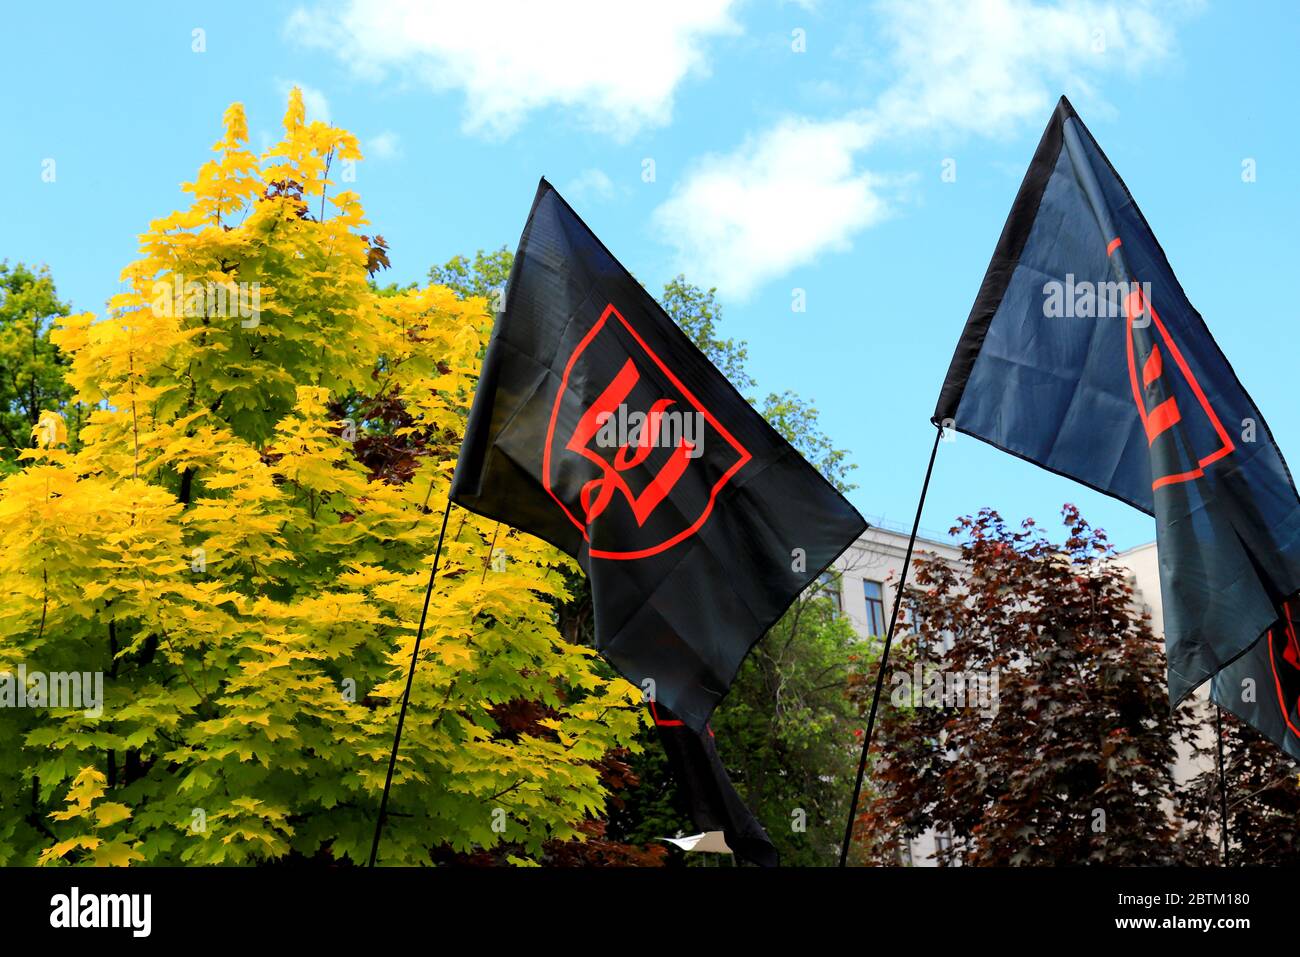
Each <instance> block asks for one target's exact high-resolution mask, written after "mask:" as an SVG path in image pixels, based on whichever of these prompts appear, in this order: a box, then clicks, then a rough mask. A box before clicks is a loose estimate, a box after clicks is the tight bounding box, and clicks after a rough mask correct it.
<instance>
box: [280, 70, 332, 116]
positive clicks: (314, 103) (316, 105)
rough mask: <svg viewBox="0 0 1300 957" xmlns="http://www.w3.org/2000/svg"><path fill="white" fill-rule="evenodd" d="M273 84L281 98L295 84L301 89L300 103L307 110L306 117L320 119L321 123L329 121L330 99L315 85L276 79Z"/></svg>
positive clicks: (286, 94)
mask: <svg viewBox="0 0 1300 957" xmlns="http://www.w3.org/2000/svg"><path fill="white" fill-rule="evenodd" d="M275 85H276V89H277V90H279V93H280V96H281V98H287V97H288V96H289V91H290V90H292V89H293V88H294V87H295V86H296V87H297V88H298V89H300V90H302V105H303V108H304V109H305V110H306V111H307V119H308V120H320V121H321V122H322V123H328V122H330V101H329V100H328V99H327V98H326V97H325V94H324V93H322V92H321V91H320V90H318V89H316V87H314V86H308V85H307V84H306V83H299V82H298V81H297V80H278V81H276V84H275Z"/></svg>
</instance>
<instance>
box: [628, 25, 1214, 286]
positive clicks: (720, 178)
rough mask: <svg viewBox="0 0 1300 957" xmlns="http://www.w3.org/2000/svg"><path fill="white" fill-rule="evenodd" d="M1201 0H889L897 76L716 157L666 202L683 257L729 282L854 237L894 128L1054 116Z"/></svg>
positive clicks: (994, 124) (883, 207)
mask: <svg viewBox="0 0 1300 957" xmlns="http://www.w3.org/2000/svg"><path fill="white" fill-rule="evenodd" d="M1194 5H1195V3H1194V2H1193V0H1185V2H1178V0H1173V2H1172V3H1165V4H1160V5H1157V4H1156V3H1155V2H1153V0H1127V2H1124V0H1115V2H1103V0H1060V2H1057V3H1045V2H1036V0H881V2H879V3H877V5H876V7H875V14H876V21H877V25H878V31H877V35H878V36H880V37H882V38H883V39H884V41H885V42H886V44H887V45H888V49H889V52H888V53H887V54H886V56H885V60H884V63H885V65H887V67H888V70H887V74H886V75H888V76H889V77H891V80H890V81H889V84H888V85H887V87H886V88H885V89H884V90H883V91H882V92H881V93H880V95H879V96H878V97H877V98H876V100H875V101H874V103H872V104H871V105H870V106H868V107H866V108H862V109H858V110H855V111H853V112H851V113H849V114H846V115H844V116H842V117H840V118H838V119H833V120H826V121H809V120H798V119H785V120H782V121H780V122H779V123H778V124H776V125H775V126H773V127H771V128H769V129H768V130H767V131H766V132H763V133H761V134H759V135H757V136H750V137H748V138H747V139H746V141H745V142H744V143H743V144H741V146H740V147H739V148H737V149H736V150H735V151H734V152H731V153H728V154H726V155H721V156H708V157H705V158H704V159H703V160H701V161H700V162H698V163H697V164H695V165H694V166H693V167H692V168H690V169H689V170H688V172H687V175H686V177H685V178H684V179H683V181H682V182H680V183H679V184H677V186H676V187H675V188H674V189H673V191H672V193H671V195H670V196H669V198H668V199H667V200H666V201H665V202H664V203H663V204H662V205H660V206H659V208H658V209H656V210H655V213H654V221H655V224H656V226H657V227H658V230H659V232H660V234H661V236H662V237H663V238H664V240H665V241H666V242H668V243H669V244H670V245H672V246H674V247H675V249H676V258H677V265H678V266H679V268H683V269H688V270H689V271H690V273H691V275H692V276H693V277H697V281H700V282H704V283H707V284H710V285H712V284H717V285H718V286H719V288H720V289H721V290H722V291H723V294H724V295H728V296H739V297H744V296H746V295H748V294H749V293H751V292H752V291H753V290H754V289H755V288H757V286H759V285H760V284H762V283H763V282H766V281H768V280H770V279H773V278H775V277H777V276H780V275H783V274H785V273H787V272H789V271H790V270H792V269H795V268H797V267H799V266H802V265H805V264H807V263H809V262H812V261H813V260H814V259H815V258H816V257H817V256H818V255H820V254H822V253H823V252H827V251H837V250H844V249H847V248H849V246H850V245H851V241H852V238H853V236H854V235H856V234H857V233H859V232H861V231H862V230H864V229H866V228H868V227H870V226H872V225H873V224H875V223H877V222H879V221H880V220H881V219H882V218H884V217H885V216H886V215H888V213H889V202H888V197H887V195H886V192H885V190H884V189H883V184H884V178H883V177H880V176H876V175H874V174H872V173H870V172H867V171H866V170H865V169H863V168H862V165H861V155H860V154H862V153H863V152H864V151H865V150H866V149H867V148H868V147H871V146H874V145H876V144H879V143H882V142H885V141H887V140H891V139H896V140H908V141H917V140H922V141H924V140H925V139H926V138H928V137H936V136H944V137H948V136H954V135H969V134H978V135H991V136H1002V135H1006V134H1010V133H1015V132H1017V131H1019V130H1020V129H1021V128H1023V127H1024V126H1025V124H1026V123H1031V124H1040V123H1043V122H1045V121H1046V119H1047V116H1048V114H1049V112H1050V110H1051V107H1052V104H1053V103H1054V102H1055V101H1056V98H1057V97H1058V96H1059V95H1060V93H1061V91H1062V90H1064V89H1069V90H1070V91H1071V92H1072V93H1075V94H1080V93H1082V94H1086V95H1089V96H1091V94H1092V85H1091V84H1092V83H1093V81H1094V78H1095V77H1096V76H1099V75H1101V74H1102V73H1105V72H1112V71H1122V72H1136V71H1137V70H1140V69H1141V68H1143V67H1144V66H1146V65H1148V64H1149V63H1151V62H1152V61H1155V60H1158V59H1160V58H1162V57H1164V56H1166V55H1167V54H1168V52H1169V49H1170V46H1171V43H1172V40H1171V33H1172V28H1171V26H1170V25H1169V23H1168V22H1167V20H1169V19H1170V18H1169V17H1167V16H1165V14H1166V13H1169V12H1179V11H1182V10H1184V9H1186V8H1188V7H1190V6H1194Z"/></svg>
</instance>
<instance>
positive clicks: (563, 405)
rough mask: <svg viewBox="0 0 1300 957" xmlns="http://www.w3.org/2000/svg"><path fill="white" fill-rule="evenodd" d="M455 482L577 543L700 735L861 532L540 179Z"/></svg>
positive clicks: (608, 646) (598, 586) (604, 605)
mask: <svg viewBox="0 0 1300 957" xmlns="http://www.w3.org/2000/svg"><path fill="white" fill-rule="evenodd" d="M451 494H452V500H453V501H454V502H456V503H457V504H459V505H462V506H464V507H465V508H468V509H471V510H473V511H475V512H478V513H480V514H482V515H486V516H489V517H491V518H496V519H499V520H500V521H502V522H504V523H506V524H508V525H511V526H513V527H515V528H518V529H521V530H523V531H525V532H528V533H530V534H532V535H536V536H537V537H539V538H542V539H545V540H546V541H548V542H550V543H551V544H553V545H555V546H556V547H558V548H560V549H562V550H563V551H565V552H567V553H568V554H570V555H572V556H573V557H574V558H575V559H576V560H577V562H578V564H579V565H580V566H581V567H582V569H583V570H584V571H585V572H586V574H587V576H588V579H589V580H590V584H591V595H592V603H593V606H594V626H595V642H596V647H597V649H598V650H599V651H600V653H601V654H602V655H604V657H605V658H606V659H607V660H608V661H610V662H611V663H612V664H613V665H614V667H616V668H617V669H618V670H619V671H620V672H621V673H622V674H623V676H624V677H626V678H627V679H628V680H629V681H632V682H633V683H634V684H638V685H640V686H641V687H642V688H643V689H645V690H646V691H647V693H648V695H649V696H650V697H651V698H652V699H653V700H654V701H656V702H658V703H660V704H662V705H665V706H667V707H668V708H669V709H671V710H672V711H673V712H674V713H675V714H676V715H678V716H679V717H680V718H681V719H682V720H683V721H685V722H686V724H687V726H688V727H690V728H693V729H695V730H696V731H697V732H699V731H703V730H704V728H705V725H706V723H707V721H708V718H709V715H710V714H711V713H712V712H713V709H714V706H715V705H717V703H718V702H719V701H720V700H721V699H722V697H723V696H724V695H725V694H726V693H727V690H728V688H729V687H730V686H731V682H732V679H733V678H734V677H735V674H736V672H737V670H738V669H739V667H740V664H741V661H742V660H743V659H744V657H745V655H746V654H747V653H748V652H749V649H750V648H751V647H752V646H753V645H754V644H755V643H756V642H757V641H758V640H759V639H760V638H761V637H762V636H763V634H764V633H765V632H766V631H767V629H768V628H769V627H770V626H771V625H772V624H773V623H774V622H775V621H776V620H777V619H778V618H779V617H780V616H781V615H782V614H783V613H784V611H785V609H786V608H787V607H789V605H790V603H791V602H792V601H793V600H794V599H795V598H796V597H797V596H798V595H799V594H800V592H802V591H803V589H804V588H806V587H807V586H808V585H809V584H810V583H811V582H812V581H813V580H814V579H815V578H816V577H817V575H818V574H819V573H820V572H821V571H823V570H824V569H825V568H826V567H827V566H828V565H830V563H831V562H832V561H833V560H834V559H835V558H836V556H838V555H839V554H840V553H842V552H843V551H844V550H845V549H846V548H847V547H848V545H849V544H850V543H851V542H852V541H854V539H856V538H857V536H858V535H860V534H861V533H862V531H863V530H864V529H865V528H866V522H864V521H863V519H862V516H861V515H859V514H858V512H857V511H856V510H855V509H854V508H853V506H852V505H850V504H849V503H848V502H847V501H846V500H845V499H844V497H843V496H842V495H840V494H839V492H838V491H837V490H836V489H835V488H834V487H833V486H832V485H831V484H830V483H829V482H827V481H826V479H825V478H823V477H822V476H821V474H820V473H818V472H817V470H816V469H815V468H813V467H812V466H811V465H810V464H808V462H807V461H805V460H804V458H803V457H802V456H801V455H800V454H799V453H798V452H797V451H796V450H795V449H794V448H793V447H792V446H791V445H790V444H789V443H787V442H786V441H785V439H783V438H782V437H781V436H780V435H779V434H778V433H777V432H776V431H775V430H774V429H773V428H772V427H771V426H770V425H768V423H767V422H766V421H764V419H763V417H762V416H761V415H760V414H759V413H758V412H757V411H755V410H754V408H753V407H752V406H751V405H750V404H749V403H748V402H746V401H745V399H744V398H743V397H742V396H741V395H740V393H739V392H737V391H736V389H735V388H734V387H733V386H732V385H731V383H729V382H728V381H727V380H726V378H725V377H724V376H723V375H722V374H721V373H720V372H719V371H718V370H717V369H716V368H714V366H713V365H712V364H711V363H710V362H709V360H708V359H707V358H706V357H705V356H704V355H703V354H702V353H701V352H700V351H699V350H698V349H697V348H696V347H695V345H694V344H693V343H692V342H691V341H690V340H689V339H688V338H687V337H686V335H685V334H684V333H683V332H682V331H681V330H680V329H679V328H678V327H677V326H676V324H675V323H673V321H672V320H671V318H669V316H668V315H667V314H666V313H665V312H664V311H663V309H661V308H660V306H659V304H658V303H656V302H655V300H654V299H653V298H652V297H651V296H650V294H649V293H647V292H646V291H645V289H644V288H643V287H642V286H641V284H640V283H638V282H637V281H636V280H635V279H633V278H632V276H631V275H630V274H629V273H628V272H627V270H626V269H624V268H623V267H622V266H621V265H620V264H619V262H618V261H617V260H616V259H615V258H614V257H613V255H612V254H611V253H610V252H609V250H607V249H606V248H605V246H604V245H603V244H602V243H601V242H600V240H599V239H597V238H596V236H595V235H594V234H593V233H592V232H591V230H590V229H588V228H587V226H586V224H585V223H583V222H582V220H581V219H579V218H578V215H577V214H576V213H575V212H574V211H573V209H572V208H571V207H570V206H569V205H568V203H566V202H565V201H564V200H563V199H562V198H561V197H560V195H559V194H558V193H557V192H556V191H555V189H554V188H552V186H551V185H550V184H549V183H548V182H546V180H542V182H541V184H540V185H539V187H538V190H537V196H536V198H535V199H534V201H533V208H532V211H531V213H530V214H529V216H528V222H527V224H526V225H525V226H524V231H523V236H522V237H521V239H520V241H519V250H518V252H517V253H516V255H515V262H514V268H513V270H512V272H511V275H510V282H509V285H508V287H507V290H506V301H505V308H504V309H503V311H502V312H501V314H500V315H499V316H498V318H497V322H496V327H495V329H494V330H493V333H492V338H491V340H490V342H489V345H488V348H487V354H486V357H485V359H484V363H483V370H482V374H481V376H480V378H479V385H478V391H477V393H476V394H475V397H474V404H473V407H472V409H471V411H470V417H469V423H468V426H467V428H466V432H465V440H464V443H463V445H462V447H461V454H460V460H459V462H458V463H457V467H456V474H455V477H454V478H453V480H452V491H451Z"/></svg>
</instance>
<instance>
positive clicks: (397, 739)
mask: <svg viewBox="0 0 1300 957" xmlns="http://www.w3.org/2000/svg"><path fill="white" fill-rule="evenodd" d="M450 517H451V496H450V495H449V496H447V508H446V509H445V510H444V511H443V513H442V528H441V530H439V532H438V547H437V548H435V549H434V552H433V568H432V569H431V570H430V572H429V587H428V588H426V589H425V590H424V610H423V611H421V612H420V627H419V628H418V629H417V630H416V632H415V649H414V650H413V651H412V652H411V667H410V670H409V671H407V673H406V690H405V691H403V692H402V709H401V710H400V711H399V712H397V732H396V733H395V734H394V735H393V751H392V753H391V754H390V755H389V756H388V776H387V777H386V778H384V796H383V797H382V798H380V800H379V817H378V818H377V819H376V820H375V839H374V842H373V843H371V845H370V864H369V866H370V867H374V866H375V858H376V857H378V856H379V838H380V836H381V835H382V834H383V833H384V815H385V813H386V812H387V811H388V790H389V788H391V787H392V785H393V768H394V767H396V765H397V748H398V746H399V745H400V744H401V741H402V723H403V722H404V721H406V704H407V702H408V701H409V700H410V698H411V685H412V684H413V683H414V682H415V663H416V662H417V661H418V660H419V659H420V640H421V639H422V638H423V637H424V622H425V619H426V618H428V616H429V599H430V598H432V597H433V580H434V579H435V578H436V577H437V575H438V559H439V558H441V557H442V539H443V536H444V535H446V534H447V519H448V518H450Z"/></svg>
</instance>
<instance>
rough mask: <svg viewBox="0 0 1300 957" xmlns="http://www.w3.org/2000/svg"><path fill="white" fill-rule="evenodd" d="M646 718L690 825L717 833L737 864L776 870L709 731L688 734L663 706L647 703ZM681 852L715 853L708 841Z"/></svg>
mask: <svg viewBox="0 0 1300 957" xmlns="http://www.w3.org/2000/svg"><path fill="white" fill-rule="evenodd" d="M650 712H651V714H652V715H653V717H654V722H655V727H656V728H657V729H658V732H659V740H660V741H661V742H662V743H663V746H664V752H665V753H666V754H667V755H668V766H669V768H670V769H671V770H672V774H673V779H674V780H675V781H676V782H677V785H678V788H679V789H680V792H681V795H682V798H683V800H684V801H685V803H686V807H687V809H688V811H689V812H690V815H691V822H692V823H693V824H694V825H695V826H696V827H697V828H698V829H699V830H700V831H702V832H704V835H708V834H710V833H712V832H721V833H722V835H723V836H724V838H725V840H726V844H727V847H728V848H729V849H730V850H731V852H732V853H733V854H735V855H736V856H737V857H739V858H743V859H744V860H747V861H751V862H753V863H755V864H758V865H759V866H761V867H776V866H777V865H779V864H780V863H781V860H780V855H778V854H777V851H776V847H775V846H774V845H773V844H772V841H771V839H770V838H768V836H767V832H766V831H765V830H763V826H762V825H761V824H759V823H758V819H757V818H755V817H754V815H753V813H752V812H751V811H750V810H749V808H748V807H746V806H745V802H744V801H742V800H741V799H740V795H738V794H737V793H736V789H735V788H734V787H733V786H732V784H731V778H730V777H729V776H728V775H727V769H726V768H725V767H724V766H723V764H722V759H721V758H720V757H718V749H717V747H716V746H715V745H714V743H713V731H712V730H711V729H709V728H705V729H704V731H696V730H695V729H693V728H688V727H687V726H686V724H685V723H684V722H683V721H681V719H679V718H678V717H677V716H676V715H675V714H673V713H672V711H670V710H669V709H668V708H665V707H664V706H663V705H655V704H654V703H651V705H650ZM704 835H701V836H704ZM678 846H681V845H680V844H679V845H678ZM684 849H686V850H697V849H698V850H713V849H714V848H712V847H711V846H710V844H709V843H708V842H707V839H706V842H705V843H704V846H703V847H701V846H699V844H698V843H692V845H691V847H690V848H684ZM718 850H721V849H720V848H719V849H718Z"/></svg>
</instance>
